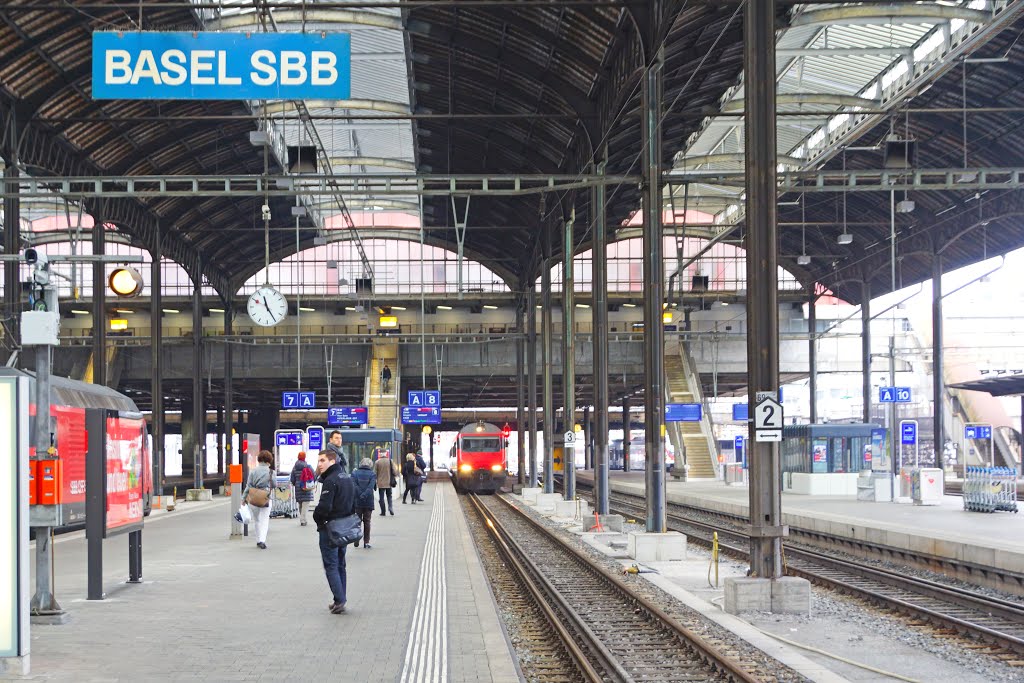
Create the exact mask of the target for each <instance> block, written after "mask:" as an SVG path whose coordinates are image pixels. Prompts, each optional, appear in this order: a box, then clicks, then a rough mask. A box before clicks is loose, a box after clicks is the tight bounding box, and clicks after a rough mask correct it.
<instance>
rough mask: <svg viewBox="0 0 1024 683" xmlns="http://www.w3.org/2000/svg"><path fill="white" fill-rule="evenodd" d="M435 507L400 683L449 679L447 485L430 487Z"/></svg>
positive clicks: (429, 682)
mask: <svg viewBox="0 0 1024 683" xmlns="http://www.w3.org/2000/svg"><path fill="white" fill-rule="evenodd" d="M431 488H432V490H431V493H432V494H433V495H432V496H431V498H433V500H434V506H433V508H432V509H431V513H430V527H429V528H428V529H427V544H426V547H425V548H424V551H423V562H422V563H421V564H420V582H419V586H418V589H417V591H416V609H415V610H414V611H413V615H412V632H411V633H410V634H409V636H410V637H409V644H408V646H406V649H405V664H404V666H403V667H402V678H401V683H441V681H445V680H447V677H448V583H447V580H446V576H445V567H444V500H443V499H444V497H445V496H446V495H448V488H449V487H447V486H434V487H431Z"/></svg>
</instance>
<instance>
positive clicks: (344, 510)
mask: <svg viewBox="0 0 1024 683" xmlns="http://www.w3.org/2000/svg"><path fill="white" fill-rule="evenodd" d="M317 471H318V472H320V481H322V482H323V490H322V491H321V492H320V502H318V503H317V505H316V509H315V510H313V521H314V522H315V523H316V530H317V531H318V532H320V559H321V560H323V563H324V574H326V575H327V584H328V585H329V586H330V587H331V594H332V595H333V597H334V601H333V602H332V603H331V604H329V605H328V606H327V609H329V610H330V611H331V614H343V613H344V612H345V602H346V601H347V599H348V595H347V591H348V574H347V572H346V570H345V548H346V546H344V545H341V546H333V545H331V538H330V535H329V534H328V533H327V522H329V521H331V520H332V519H341V518H342V517H348V516H349V515H351V514H353V512H355V500H356V495H355V486H353V484H352V477H349V476H346V475H344V473H343V472H342V471H341V468H340V466H339V464H338V455H337V453H336V452H335V451H332V450H323V451H320V458H319V460H317Z"/></svg>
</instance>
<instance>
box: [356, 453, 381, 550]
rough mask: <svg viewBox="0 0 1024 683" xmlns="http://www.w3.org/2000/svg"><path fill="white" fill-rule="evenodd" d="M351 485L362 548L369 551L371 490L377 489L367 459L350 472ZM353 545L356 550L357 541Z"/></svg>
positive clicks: (371, 508)
mask: <svg viewBox="0 0 1024 683" xmlns="http://www.w3.org/2000/svg"><path fill="white" fill-rule="evenodd" d="M388 483H390V482H388ZM352 485H353V486H354V487H355V490H356V514H357V515H359V517H360V519H362V520H363V547H364V548H367V549H369V548H371V547H372V546H371V545H370V522H371V521H372V520H373V489H375V488H376V487H377V475H376V473H375V472H374V471H373V463H372V462H370V459H369V458H363V459H362V460H361V461H360V462H359V467H357V468H356V469H354V470H352ZM354 545H355V546H356V547H357V548H358V547H359V541H356V542H355V544H354Z"/></svg>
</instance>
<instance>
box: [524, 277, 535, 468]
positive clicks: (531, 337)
mask: <svg viewBox="0 0 1024 683" xmlns="http://www.w3.org/2000/svg"><path fill="white" fill-rule="evenodd" d="M528 286H529V290H527V293H526V307H527V310H526V326H527V328H528V329H527V331H526V344H527V346H526V373H527V375H529V394H530V398H529V414H530V467H529V474H530V479H529V485H530V486H531V487H535V486H537V290H536V288H535V287H534V285H533V282H530V283H529V285H528Z"/></svg>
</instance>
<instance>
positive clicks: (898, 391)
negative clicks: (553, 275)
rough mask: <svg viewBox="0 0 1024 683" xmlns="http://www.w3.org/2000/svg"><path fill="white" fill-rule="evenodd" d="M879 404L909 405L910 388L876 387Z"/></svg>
mask: <svg viewBox="0 0 1024 683" xmlns="http://www.w3.org/2000/svg"><path fill="white" fill-rule="evenodd" d="M878 402H879V403H910V387H878Z"/></svg>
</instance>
